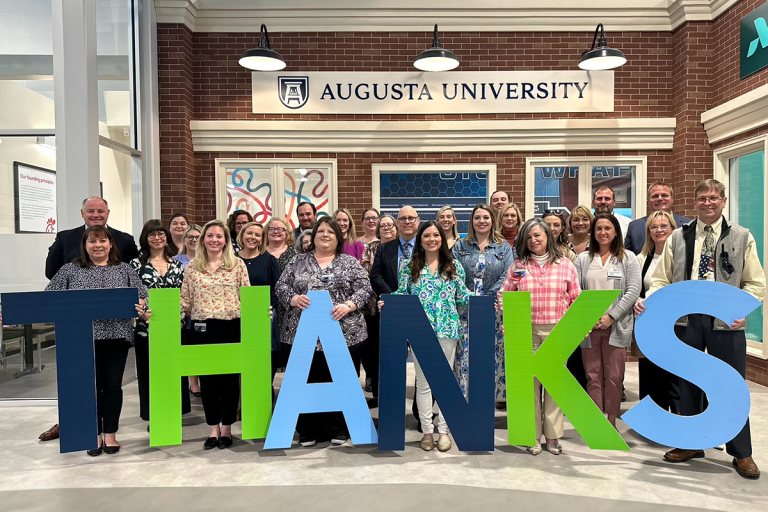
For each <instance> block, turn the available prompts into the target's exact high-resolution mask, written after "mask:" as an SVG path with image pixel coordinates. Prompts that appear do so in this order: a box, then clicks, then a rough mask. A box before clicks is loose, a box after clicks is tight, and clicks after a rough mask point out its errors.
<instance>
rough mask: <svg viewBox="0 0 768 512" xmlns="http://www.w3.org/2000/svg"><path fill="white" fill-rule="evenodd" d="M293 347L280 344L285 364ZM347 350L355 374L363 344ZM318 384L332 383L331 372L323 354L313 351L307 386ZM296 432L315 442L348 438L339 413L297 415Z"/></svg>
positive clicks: (342, 418)
mask: <svg viewBox="0 0 768 512" xmlns="http://www.w3.org/2000/svg"><path fill="white" fill-rule="evenodd" d="M292 347H293V345H288V344H286V343H281V344H280V349H281V352H282V353H283V359H284V360H285V361H286V362H287V361H288V358H289V357H290V355H291V348H292ZM348 348H349V355H350V356H352V364H353V365H354V366H355V372H358V376H359V371H360V370H359V369H360V358H361V357H362V353H363V344H362V343H358V344H356V345H352V346H350V347H348ZM318 382H332V379H331V371H330V369H329V368H328V362H327V361H326V359H325V353H324V352H319V351H317V350H316V351H315V354H314V356H313V357H312V365H311V366H310V367H309V377H308V378H307V384H312V383H318ZM296 431H297V432H298V433H299V437H305V438H309V439H314V440H316V441H319V442H322V441H328V440H330V439H333V438H334V437H335V436H337V435H346V436H349V431H348V430H347V424H346V422H345V421H344V414H342V413H341V412H340V411H335V412H317V413H311V414H299V420H298V422H297V423H296Z"/></svg>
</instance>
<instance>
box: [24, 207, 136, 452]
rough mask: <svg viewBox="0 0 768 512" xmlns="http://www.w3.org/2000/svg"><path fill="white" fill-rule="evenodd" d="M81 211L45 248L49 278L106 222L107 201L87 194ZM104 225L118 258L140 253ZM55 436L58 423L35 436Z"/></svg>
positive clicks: (119, 233) (46, 438)
mask: <svg viewBox="0 0 768 512" xmlns="http://www.w3.org/2000/svg"><path fill="white" fill-rule="evenodd" d="M80 215H81V216H82V217H83V225H82V226H79V227H76V228H74V229H65V230H64V231H59V232H58V233H57V234H56V238H55V239H54V241H53V245H51V246H50V247H49V248H48V257H47V258H46V259H45V277H47V278H48V279H53V276H55V275H56V272H58V271H59V270H60V269H61V267H63V266H64V265H65V264H67V263H70V262H71V261H72V260H74V259H76V258H79V257H80V244H81V243H82V240H83V233H85V229H86V228H90V227H94V226H107V219H109V205H108V204H107V201H106V200H104V199H102V198H101V197H96V196H94V197H88V198H86V199H84V200H83V204H82V208H81V209H80ZM107 228H108V229H109V232H110V233H111V234H112V238H113V239H114V241H115V245H116V246H117V250H118V251H119V252H120V259H121V260H122V261H123V262H125V263H130V261H131V260H132V259H134V258H138V257H139V249H138V248H137V247H136V241H135V240H134V239H133V237H132V236H131V235H129V234H128V233H123V232H122V231H119V230H117V229H115V228H111V227H109V226H107ZM58 438H59V424H58V423H57V424H56V425H54V426H53V427H51V428H49V429H48V430H46V431H45V432H43V433H42V434H40V436H39V437H38V439H40V440H41V441H51V440H53V439H58Z"/></svg>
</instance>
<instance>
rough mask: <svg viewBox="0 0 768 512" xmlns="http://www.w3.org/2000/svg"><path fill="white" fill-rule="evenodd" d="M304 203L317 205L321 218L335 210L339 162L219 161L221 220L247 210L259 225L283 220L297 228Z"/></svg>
mask: <svg viewBox="0 0 768 512" xmlns="http://www.w3.org/2000/svg"><path fill="white" fill-rule="evenodd" d="M274 191H278V192H279V194H278V195H275V194H274ZM302 201H308V202H310V203H312V204H314V205H315V208H317V215H318V216H322V215H330V214H332V213H333V212H334V211H335V209H336V160H273V159H217V160H216V215H217V217H218V218H220V219H226V218H227V217H229V214H230V213H232V212H233V211H235V210H245V211H247V212H249V213H250V214H251V215H252V216H253V219H254V220H255V221H256V222H261V223H266V222H267V221H269V219H271V218H272V217H280V218H284V219H287V220H288V224H290V225H291V227H293V228H296V227H297V226H298V225H299V220H298V217H297V216H296V206H297V205H298V204H299V203H300V202H302Z"/></svg>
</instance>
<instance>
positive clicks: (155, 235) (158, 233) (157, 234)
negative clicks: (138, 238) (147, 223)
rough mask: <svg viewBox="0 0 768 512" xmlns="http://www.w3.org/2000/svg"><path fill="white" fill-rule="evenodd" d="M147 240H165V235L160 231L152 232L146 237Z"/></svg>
mask: <svg viewBox="0 0 768 512" xmlns="http://www.w3.org/2000/svg"><path fill="white" fill-rule="evenodd" d="M147 238H165V233H164V232H162V231H153V232H152V233H149V234H148V235H147Z"/></svg>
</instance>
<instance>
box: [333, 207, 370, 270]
mask: <svg viewBox="0 0 768 512" xmlns="http://www.w3.org/2000/svg"><path fill="white" fill-rule="evenodd" d="M333 218H334V220H335V221H336V222H337V223H338V224H339V229H341V236H342V238H343V239H344V254H349V255H350V256H352V257H353V258H355V259H356V260H357V261H360V258H362V257H363V251H365V245H363V242H360V241H359V240H358V239H357V235H356V234H355V221H354V220H353V219H352V214H351V213H349V210H347V209H346V208H339V209H338V210H336V211H335V212H333Z"/></svg>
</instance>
